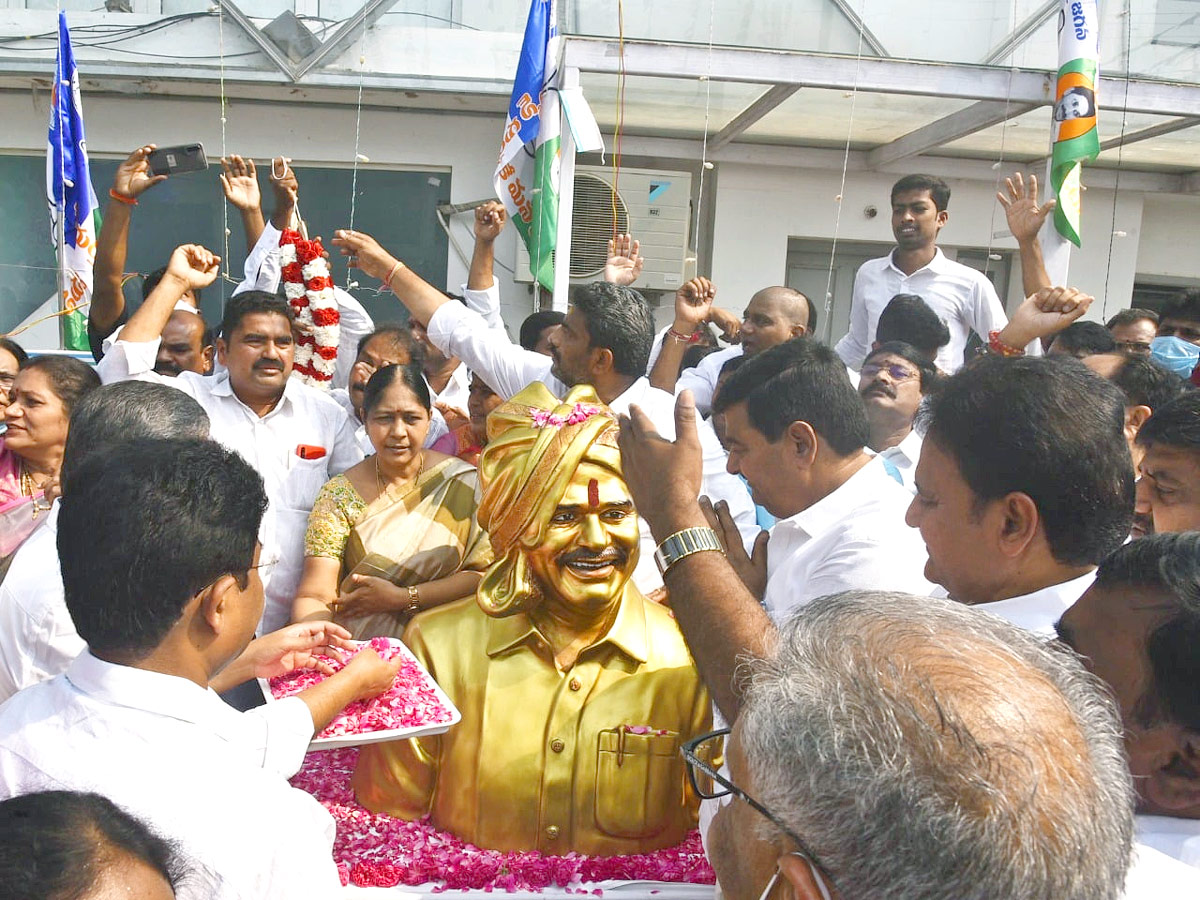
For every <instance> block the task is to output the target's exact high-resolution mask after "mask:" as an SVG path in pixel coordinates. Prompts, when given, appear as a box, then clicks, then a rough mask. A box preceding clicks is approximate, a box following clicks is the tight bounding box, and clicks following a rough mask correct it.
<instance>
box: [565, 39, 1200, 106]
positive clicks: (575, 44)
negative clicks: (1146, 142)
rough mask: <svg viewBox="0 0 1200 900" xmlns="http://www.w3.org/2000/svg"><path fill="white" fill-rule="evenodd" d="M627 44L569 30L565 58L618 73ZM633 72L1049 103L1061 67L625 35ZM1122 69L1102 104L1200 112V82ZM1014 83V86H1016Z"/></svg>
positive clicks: (1108, 81) (1109, 82) (1101, 92)
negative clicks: (1130, 75) (1136, 75)
mask: <svg viewBox="0 0 1200 900" xmlns="http://www.w3.org/2000/svg"><path fill="white" fill-rule="evenodd" d="M620 58H621V50H620V47H619V46H618V43H617V42H616V41H615V40H609V39H606V38H584V37H568V38H567V39H566V65H570V66H575V67H577V68H578V69H579V70H580V71H582V72H597V73H601V74H611V75H616V74H617V73H618V71H619V70H620V66H619V62H620ZM624 62H625V65H624V71H625V73H626V74H627V75H634V76H650V77H657V78H692V79H700V78H701V77H708V78H712V79H713V80H714V81H729V82H738V83H743V84H745V83H751V84H794V85H799V86H801V87H815V88H826V89H829V90H837V91H848V90H854V89H857V90H860V91H867V92H870V93H880V94H911V95H915V96H925V97H950V98H959V99H963V100H995V99H996V98H997V97H1001V98H1003V97H1007V98H1008V101H1009V102H1010V103H1012V104H1022V103H1028V104H1034V105H1046V104H1050V103H1052V102H1053V100H1054V83H1055V73H1053V72H1046V71H1036V70H1031V69H1015V70H1014V69H1007V68H998V67H988V66H968V65H957V64H949V63H937V62H924V61H916V60H896V59H877V58H874V57H863V58H862V59H858V58H857V57H854V56H837V55H832V54H823V53H799V52H789V51H781V50H752V49H748V48H741V47H714V48H713V49H712V51H711V56H710V53H709V50H708V48H707V47H706V46H703V45H687V44H670V43H665V42H657V41H626V42H625V50H624ZM1128 85H1129V92H1128V103H1127V104H1126V103H1125V102H1118V101H1124V99H1125V86H1126V81H1125V79H1124V78H1121V77H1102V78H1101V79H1100V86H1099V88H1098V90H1097V96H1098V97H1099V98H1100V106H1101V108H1103V109H1128V111H1129V112H1138V113H1152V114H1155V115H1168V116H1169V115H1195V114H1196V113H1197V112H1200V85H1196V84H1175V83H1170V82H1160V81H1145V80H1138V79H1133V80H1131V81H1129V82H1128ZM1010 88H1011V89H1010Z"/></svg>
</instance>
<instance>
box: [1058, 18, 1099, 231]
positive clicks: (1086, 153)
mask: <svg viewBox="0 0 1200 900" xmlns="http://www.w3.org/2000/svg"><path fill="white" fill-rule="evenodd" d="M1099 24H1100V20H1099V16H1098V15H1097V13H1096V0H1062V9H1061V10H1060V11H1059V14H1058V89H1057V90H1056V91H1055V102H1054V124H1053V126H1052V134H1053V137H1054V152H1053V154H1052V155H1051V159H1050V186H1051V189H1052V190H1053V191H1054V196H1055V197H1056V198H1057V199H1058V206H1057V207H1056V208H1055V210H1054V228H1055V230H1056V231H1057V232H1058V233H1059V234H1060V235H1061V236H1062V238H1063V239H1064V240H1067V241H1070V242H1071V243H1072V244H1074V245H1075V246H1076V247H1078V246H1079V175H1080V171H1081V170H1082V168H1083V161H1084V160H1085V159H1086V160H1092V159H1095V158H1096V156H1097V155H1098V154H1099V153H1100V137H1099V135H1098V133H1097V131H1096V86H1097V82H1099V80H1100V59H1099Z"/></svg>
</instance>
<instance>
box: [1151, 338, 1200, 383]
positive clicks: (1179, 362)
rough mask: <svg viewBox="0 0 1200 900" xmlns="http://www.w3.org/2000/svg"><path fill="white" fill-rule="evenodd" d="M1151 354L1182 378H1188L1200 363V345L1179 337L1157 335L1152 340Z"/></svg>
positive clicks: (1156, 360) (1159, 362) (1160, 363)
mask: <svg viewBox="0 0 1200 900" xmlns="http://www.w3.org/2000/svg"><path fill="white" fill-rule="evenodd" d="M1150 356H1151V357H1152V358H1153V359H1154V361H1155V362H1156V363H1158V364H1159V365H1161V366H1164V367H1166V368H1168V369H1170V370H1171V371H1172V372H1174V373H1175V374H1176V375H1178V376H1179V377H1180V378H1187V377H1188V376H1189V375H1191V374H1192V369H1194V368H1196V365H1197V363H1200V347H1197V346H1196V345H1195V344H1189V343H1188V342H1187V341H1185V340H1182V339H1181V338H1177V337H1156V338H1155V339H1154V340H1152V341H1151V342H1150Z"/></svg>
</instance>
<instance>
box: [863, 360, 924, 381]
mask: <svg viewBox="0 0 1200 900" xmlns="http://www.w3.org/2000/svg"><path fill="white" fill-rule="evenodd" d="M880 372H887V373H888V374H889V375H890V376H892V381H908V380H909V379H910V378H916V377H917V374H918V373H916V372H914V371H913V370H912V369H906V368H905V367H904V366H901V365H897V364H895V363H893V364H892V365H890V366H877V365H875V364H874V363H869V364H868V365H865V366H863V367H862V371H861V372H859V373H858V374H859V376H860V377H861V378H864V379H870V378H874V377H875V376H876V375H878V374H879V373H880Z"/></svg>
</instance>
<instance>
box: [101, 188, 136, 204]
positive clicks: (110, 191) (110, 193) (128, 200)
mask: <svg viewBox="0 0 1200 900" xmlns="http://www.w3.org/2000/svg"><path fill="white" fill-rule="evenodd" d="M108 196H110V197H112V198H113V199H114V200H116V201H117V202H118V203H124V204H125V205H126V206H137V205H138V202H137V197H126V196H125V195H124V194H118V193H117V192H116V191H115V190H114V189H113V188H109V189H108Z"/></svg>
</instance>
